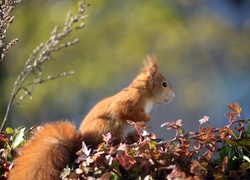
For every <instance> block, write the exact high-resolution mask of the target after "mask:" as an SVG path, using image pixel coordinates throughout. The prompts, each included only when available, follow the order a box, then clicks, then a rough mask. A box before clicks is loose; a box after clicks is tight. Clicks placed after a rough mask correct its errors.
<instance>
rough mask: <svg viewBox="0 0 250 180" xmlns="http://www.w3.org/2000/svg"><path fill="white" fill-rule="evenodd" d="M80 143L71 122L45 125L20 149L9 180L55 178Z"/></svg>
mask: <svg viewBox="0 0 250 180" xmlns="http://www.w3.org/2000/svg"><path fill="white" fill-rule="evenodd" d="M81 142H82V139H81V136H80V134H79V133H77V131H76V129H75V126H74V125H73V124H72V123H70V122H68V121H58V122H55V123H47V124H45V125H44V126H42V128H41V129H40V130H38V131H37V132H35V134H34V136H32V137H31V138H30V139H29V140H28V141H27V142H26V144H25V146H24V147H23V148H22V149H21V156H18V157H17V158H16V159H15V161H14V168H13V169H12V170H11V171H10V177H9V180H19V179H20V180H23V179H26V180H33V179H36V180H50V179H51V180H52V179H59V175H60V171H61V170H62V169H63V168H64V167H66V165H67V164H68V163H69V162H72V160H74V157H76V155H75V154H76V151H77V150H79V149H80V148H81Z"/></svg>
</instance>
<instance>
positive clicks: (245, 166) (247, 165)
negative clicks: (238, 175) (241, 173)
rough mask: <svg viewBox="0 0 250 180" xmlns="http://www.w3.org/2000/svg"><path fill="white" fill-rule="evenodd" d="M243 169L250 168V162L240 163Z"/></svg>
mask: <svg viewBox="0 0 250 180" xmlns="http://www.w3.org/2000/svg"><path fill="white" fill-rule="evenodd" d="M240 168H241V169H244V170H245V169H249V168H250V163H249V162H244V163H242V164H241V165H240Z"/></svg>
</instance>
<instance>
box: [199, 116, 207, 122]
mask: <svg viewBox="0 0 250 180" xmlns="http://www.w3.org/2000/svg"><path fill="white" fill-rule="evenodd" d="M208 120H209V117H208V116H204V118H202V119H200V120H199V122H200V124H203V123H205V122H208Z"/></svg>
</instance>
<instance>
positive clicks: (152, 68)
mask: <svg viewBox="0 0 250 180" xmlns="http://www.w3.org/2000/svg"><path fill="white" fill-rule="evenodd" d="M144 69H146V70H147V71H148V73H149V74H150V76H151V80H154V78H155V75H156V73H157V71H158V62H157V60H156V57H155V55H151V56H149V55H147V57H146V59H145V61H144Z"/></svg>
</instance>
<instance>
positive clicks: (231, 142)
mask: <svg viewBox="0 0 250 180" xmlns="http://www.w3.org/2000/svg"><path fill="white" fill-rule="evenodd" d="M224 141H225V143H226V144H230V145H232V146H236V147H240V144H238V143H237V142H235V141H233V140H231V139H224Z"/></svg>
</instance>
